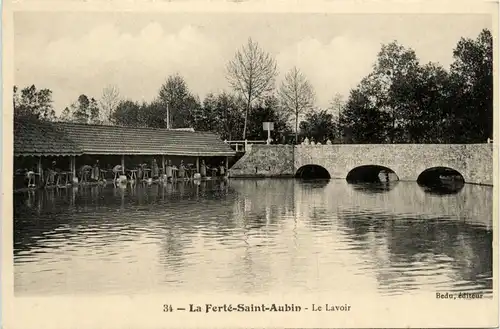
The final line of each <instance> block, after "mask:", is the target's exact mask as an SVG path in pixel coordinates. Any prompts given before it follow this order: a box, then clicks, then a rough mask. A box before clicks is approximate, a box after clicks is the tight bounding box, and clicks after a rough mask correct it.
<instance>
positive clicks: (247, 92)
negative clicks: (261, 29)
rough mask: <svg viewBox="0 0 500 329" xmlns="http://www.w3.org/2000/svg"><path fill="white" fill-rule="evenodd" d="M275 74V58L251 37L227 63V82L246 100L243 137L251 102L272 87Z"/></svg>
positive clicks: (269, 90) (244, 136)
mask: <svg viewBox="0 0 500 329" xmlns="http://www.w3.org/2000/svg"><path fill="white" fill-rule="evenodd" d="M276 75H277V65H276V60H275V59H274V58H273V57H271V55H270V54H269V53H266V52H265V51H263V50H262V49H261V48H260V46H259V44H258V43H256V42H254V41H253V40H252V39H251V38H249V39H248V42H247V44H246V45H245V46H243V47H242V48H241V49H240V50H238V51H237V52H236V54H235V56H234V59H233V60H231V61H230V62H229V63H228V65H227V79H228V81H229V84H230V85H231V87H232V88H233V90H234V91H235V92H237V93H238V94H240V95H241V96H242V97H243V98H244V99H245V102H246V107H245V115H244V125H243V139H245V138H246V132H247V124H248V114H249V112H250V110H251V108H252V104H253V102H254V101H255V100H257V99H259V98H260V97H261V96H263V95H266V94H268V93H269V92H271V91H272V90H273V89H274V84H275V79H276Z"/></svg>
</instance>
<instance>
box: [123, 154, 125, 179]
mask: <svg viewBox="0 0 500 329" xmlns="http://www.w3.org/2000/svg"><path fill="white" fill-rule="evenodd" d="M122 175H125V155H123V154H122Z"/></svg>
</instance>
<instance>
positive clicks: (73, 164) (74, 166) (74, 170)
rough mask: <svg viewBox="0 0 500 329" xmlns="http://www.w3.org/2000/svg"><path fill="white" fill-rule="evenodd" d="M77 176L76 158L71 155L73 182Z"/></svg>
mask: <svg viewBox="0 0 500 329" xmlns="http://www.w3.org/2000/svg"><path fill="white" fill-rule="evenodd" d="M75 177H76V158H75V156H74V155H72V156H71V183H73V181H74V179H75Z"/></svg>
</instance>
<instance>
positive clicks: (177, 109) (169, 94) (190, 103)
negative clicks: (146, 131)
mask: <svg viewBox="0 0 500 329" xmlns="http://www.w3.org/2000/svg"><path fill="white" fill-rule="evenodd" d="M158 101H159V104H161V105H162V107H161V108H160V107H158V108H157V109H158V111H157V112H155V113H152V117H151V124H152V126H154V127H160V128H161V127H167V128H168V127H170V128H184V127H188V126H189V125H190V124H191V123H192V122H193V116H194V112H196V111H197V109H199V107H200V106H201V105H200V101H199V99H198V98H196V97H195V96H193V95H192V94H191V93H190V92H189V89H188V87H187V83H186V81H185V80H184V78H183V77H182V76H180V75H179V74H174V75H171V76H169V77H168V78H167V80H166V81H165V83H164V84H163V85H162V86H161V88H160V92H159V96H158Z"/></svg>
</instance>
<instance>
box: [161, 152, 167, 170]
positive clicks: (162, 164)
mask: <svg viewBox="0 0 500 329" xmlns="http://www.w3.org/2000/svg"><path fill="white" fill-rule="evenodd" d="M161 167H162V169H163V171H162V173H163V174H164V175H165V173H166V172H165V156H164V155H162V156H161Z"/></svg>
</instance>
